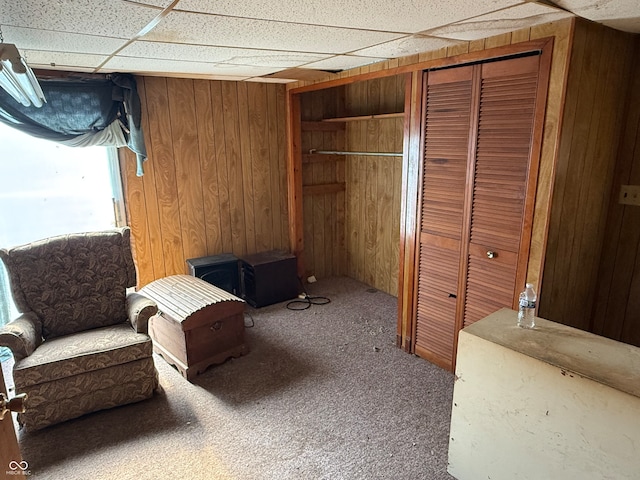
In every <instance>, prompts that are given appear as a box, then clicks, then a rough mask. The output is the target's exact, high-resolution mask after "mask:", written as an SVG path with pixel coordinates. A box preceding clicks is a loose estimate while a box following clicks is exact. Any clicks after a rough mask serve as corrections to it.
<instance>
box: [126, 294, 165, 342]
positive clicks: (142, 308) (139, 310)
mask: <svg viewBox="0 0 640 480" xmlns="http://www.w3.org/2000/svg"><path fill="white" fill-rule="evenodd" d="M156 313H158V305H156V302H154V301H153V300H151V299H150V298H147V297H145V296H144V295H142V294H140V293H136V292H131V291H130V292H127V315H128V316H129V321H130V322H131V325H132V326H133V329H134V330H135V331H136V332H138V333H148V324H149V319H150V318H151V317H152V316H153V315H155V314H156Z"/></svg>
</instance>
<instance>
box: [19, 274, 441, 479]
mask: <svg viewBox="0 0 640 480" xmlns="http://www.w3.org/2000/svg"><path fill="white" fill-rule="evenodd" d="M309 293H310V294H311V295H324V296H328V297H330V298H331V303H330V304H328V305H323V306H319V305H314V306H312V307H311V308H310V309H308V310H304V311H296V312H294V311H290V310H287V309H286V308H285V304H278V305H273V306H270V307H265V308H262V309H258V310H254V309H248V311H249V313H251V315H252V316H253V319H254V322H255V326H254V327H253V328H249V329H247V334H246V336H247V342H248V344H249V347H250V349H251V352H250V353H249V354H247V355H246V356H244V357H241V358H238V359H234V360H230V361H228V362H226V363H224V364H222V365H219V366H215V367H212V368H210V369H208V370H207V371H206V372H205V373H203V374H202V375H200V376H199V377H197V379H196V380H195V381H194V383H193V384H191V383H188V382H187V381H186V380H185V379H184V378H182V377H181V376H180V375H179V374H178V372H177V371H176V370H175V369H173V368H172V367H170V366H168V365H167V364H166V363H165V362H164V360H162V359H161V358H160V357H156V364H157V367H158V370H159V373H160V384H161V388H162V389H161V391H160V392H159V394H157V395H156V396H155V397H154V398H153V399H151V400H147V401H144V402H140V403H137V404H134V405H128V406H124V407H120V408H117V409H113V410H109V411H104V412H99V413H95V414H92V415H88V416H85V417H83V418H81V419H77V420H74V421H70V422H67V423H64V424H61V425H56V426H53V427H50V428H48V429H45V430H42V431H39V432H33V433H29V432H21V433H20V435H19V436H20V443H21V448H22V452H23V456H24V458H25V460H27V461H28V462H29V468H30V470H31V473H32V478H37V479H41V478H42V479H174V478H188V479H233V480H240V479H242V480H244V479H251V480H253V479H256V480H259V479H279V480H285V479H292V480H293V479H296V480H297V479H314V480H315V479H395V478H414V479H451V478H453V477H451V476H449V475H448V474H447V473H446V467H447V445H448V432H449V418H450V412H451V397H452V392H453V375H452V374H450V373H448V372H446V371H444V370H442V369H440V368H438V367H435V366H434V365H432V364H430V363H428V362H426V361H424V360H422V359H420V358H418V357H415V356H413V355H409V354H407V353H404V352H403V351H401V350H400V349H398V348H396V347H395V336H396V308H397V302H396V299H395V298H394V297H391V296H389V295H387V294H385V293H382V292H379V291H372V289H370V288H369V287H368V286H367V285H364V284H362V283H359V282H356V281H354V280H351V279H348V278H333V279H327V280H323V281H321V282H318V283H315V284H313V285H311V286H310V287H309ZM247 322H250V320H249V318H247Z"/></svg>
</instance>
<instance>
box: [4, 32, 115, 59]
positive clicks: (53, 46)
mask: <svg viewBox="0 0 640 480" xmlns="http://www.w3.org/2000/svg"><path fill="white" fill-rule="evenodd" d="M2 33H3V35H4V40H5V42H8V43H15V44H16V46H17V47H18V49H19V50H22V49H29V50H45V51H59V52H72V53H94V54H95V53H97V54H107V55H108V54H110V53H112V52H114V51H115V50H117V49H118V48H120V47H121V46H122V45H124V44H125V42H126V40H124V39H122V38H110V37H98V36H93V35H82V34H79V33H64V32H54V31H52V30H34V29H32V28H23V27H11V26H6V27H5V26H3V27H2Z"/></svg>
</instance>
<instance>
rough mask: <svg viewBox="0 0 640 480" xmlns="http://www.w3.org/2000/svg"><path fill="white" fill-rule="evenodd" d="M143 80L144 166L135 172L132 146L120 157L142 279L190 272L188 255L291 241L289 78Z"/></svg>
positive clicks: (142, 281)
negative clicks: (284, 81)
mask: <svg viewBox="0 0 640 480" xmlns="http://www.w3.org/2000/svg"><path fill="white" fill-rule="evenodd" d="M138 85H139V91H140V97H141V102H142V107H143V112H142V113H143V116H142V118H143V128H144V131H145V141H146V145H147V153H148V157H149V160H148V161H147V162H146V163H145V175H144V176H143V177H136V176H135V169H133V168H130V167H131V166H132V165H133V164H134V162H132V161H131V159H130V158H129V157H130V155H129V154H128V153H127V151H126V150H123V151H122V152H121V155H122V156H123V157H124V161H123V162H121V163H122V165H123V167H124V168H123V172H122V175H123V177H124V178H123V183H124V190H125V197H126V203H127V213H128V220H129V224H130V226H131V229H132V235H133V242H134V253H135V255H136V263H137V265H138V271H139V286H142V285H145V284H147V283H149V282H150V281H152V280H155V279H157V278H160V277H163V276H166V275H171V274H175V273H184V272H185V271H186V264H185V261H186V259H188V258H193V257H197V256H204V255H214V254H218V253H223V252H231V253H234V254H236V255H243V254H245V253H256V252H257V251H259V249H271V248H286V247H287V235H288V213H287V194H286V166H285V141H284V131H285V127H284V121H285V118H284V92H285V88H284V87H283V86H281V85H271V84H269V85H267V84H261V85H253V84H244V85H242V86H241V85H240V84H239V83H237V82H219V81H206V80H197V81H194V80H187V79H164V78H157V77H144V78H139V79H138ZM278 102H281V103H282V105H281V106H279V105H278ZM278 112H279V113H278ZM258 175H259V176H260V181H256V178H257V176H258Z"/></svg>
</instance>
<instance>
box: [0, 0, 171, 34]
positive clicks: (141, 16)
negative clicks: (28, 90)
mask: <svg viewBox="0 0 640 480" xmlns="http://www.w3.org/2000/svg"><path fill="white" fill-rule="evenodd" d="M164 3H170V1H164ZM159 13H160V11H159V10H158V9H157V8H150V7H149V6H144V5H138V4H135V3H133V2H123V1H113V0H110V1H98V0H56V1H42V0H2V1H0V19H2V20H1V22H2V26H3V27H4V26H5V25H8V26H14V27H29V28H37V29H42V30H54V31H60V32H69V33H84V34H88V35H104V36H107V37H119V38H130V37H132V36H133V35H135V34H137V33H138V32H140V30H142V28H143V27H145V26H146V25H147V24H148V23H149V22H150V21H151V20H152V19H153V18H155V17H156V16H157V15H158V14H159Z"/></svg>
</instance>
